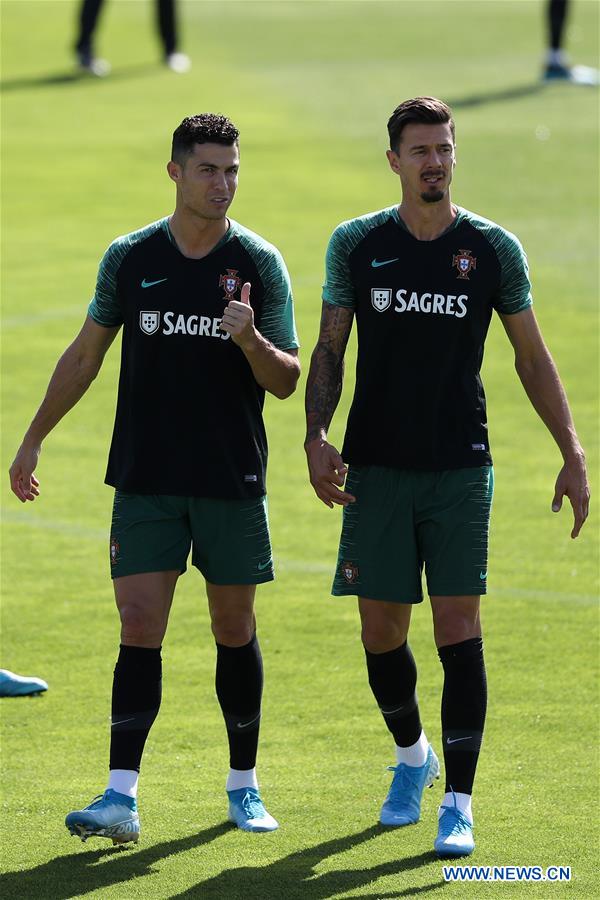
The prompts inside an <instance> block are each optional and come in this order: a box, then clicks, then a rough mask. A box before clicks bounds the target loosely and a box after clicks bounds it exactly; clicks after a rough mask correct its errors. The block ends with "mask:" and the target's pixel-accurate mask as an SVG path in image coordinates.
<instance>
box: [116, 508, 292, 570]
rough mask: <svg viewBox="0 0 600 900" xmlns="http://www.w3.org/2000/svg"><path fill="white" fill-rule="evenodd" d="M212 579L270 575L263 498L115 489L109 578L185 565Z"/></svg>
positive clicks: (269, 547) (267, 531)
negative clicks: (124, 491) (136, 492)
mask: <svg viewBox="0 0 600 900" xmlns="http://www.w3.org/2000/svg"><path fill="white" fill-rule="evenodd" d="M190 548H191V549H192V565H194V566H196V568H197V569H199V570H200V571H201V572H202V574H203V575H204V577H205V578H206V580H207V581H209V582H211V583H212V584H262V583H263V582H265V581H272V580H273V577H274V576H273V560H272V556H271V540H270V537H269V523H268V519H267V498H266V497H257V498H252V499H250V500H215V499H212V498H206V497H171V496H163V495H160V496H159V495H156V494H125V493H123V492H122V491H115V500H114V506H113V517H112V526H111V536H110V569H111V576H112V577H113V578H120V577H121V576H123V575H139V574H140V573H142V572H165V571H170V570H172V569H173V570H179V571H180V572H181V573H183V572H185V570H186V562H187V558H188V555H189V552H190Z"/></svg>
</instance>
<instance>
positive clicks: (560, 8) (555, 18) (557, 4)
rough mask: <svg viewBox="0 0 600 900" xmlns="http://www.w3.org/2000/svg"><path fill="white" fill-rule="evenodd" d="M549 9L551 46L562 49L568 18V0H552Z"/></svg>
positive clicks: (554, 48)
mask: <svg viewBox="0 0 600 900" xmlns="http://www.w3.org/2000/svg"><path fill="white" fill-rule="evenodd" d="M547 10H548V32H549V42H550V46H551V47H552V49H553V50H560V49H561V47H562V38H563V31H564V27H565V21H566V18H567V0H550V2H549V3H548V6H547Z"/></svg>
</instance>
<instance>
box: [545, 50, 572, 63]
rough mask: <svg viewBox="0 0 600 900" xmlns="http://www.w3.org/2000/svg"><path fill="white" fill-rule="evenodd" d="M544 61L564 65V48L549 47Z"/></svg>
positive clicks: (565, 59)
mask: <svg viewBox="0 0 600 900" xmlns="http://www.w3.org/2000/svg"><path fill="white" fill-rule="evenodd" d="M546 63H547V65H549V66H566V65H567V56H566V53H565V51H564V50H552V48H550V49H549V50H548V54H547V56H546Z"/></svg>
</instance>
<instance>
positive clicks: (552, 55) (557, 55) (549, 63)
mask: <svg viewBox="0 0 600 900" xmlns="http://www.w3.org/2000/svg"><path fill="white" fill-rule="evenodd" d="M568 12H569V0H548V2H547V3H546V27H547V31H548V50H547V52H546V62H545V67H544V75H543V78H544V81H570V82H571V83H572V84H581V85H587V86H594V85H597V84H598V83H599V73H598V70H597V69H593V68H590V67H589V66H570V65H569V64H568V61H567V54H566V53H565V51H564V49H563V40H564V34H565V25H566V22H567V16H568Z"/></svg>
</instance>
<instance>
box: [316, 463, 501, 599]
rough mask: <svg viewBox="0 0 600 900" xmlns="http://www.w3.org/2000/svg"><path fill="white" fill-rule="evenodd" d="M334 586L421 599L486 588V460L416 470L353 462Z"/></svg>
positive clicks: (490, 485) (490, 473)
mask: <svg viewBox="0 0 600 900" xmlns="http://www.w3.org/2000/svg"><path fill="white" fill-rule="evenodd" d="M345 490H347V491H348V492H349V493H350V494H353V495H354V496H355V497H356V503H353V504H351V505H349V506H346V507H345V508H344V514H343V526H342V536H341V539H340V550H339V555H338V562H337V568H336V573H335V578H334V582H333V588H332V593H333V594H335V595H336V596H343V595H347V594H350V595H353V594H356V595H358V596H360V597H365V598H369V599H372V600H388V601H391V602H395V603H420V602H421V600H422V599H423V591H422V587H421V575H422V572H423V569H425V575H426V578H427V590H428V593H429V595H430V596H432V595H433V596H438V595H440V596H462V595H469V594H470V595H479V594H485V593H486V580H487V559H488V534H489V523H490V510H491V505H492V494H493V491H494V470H493V469H492V467H491V466H482V467H481V468H474V469H451V470H446V471H443V472H418V471H404V470H400V469H390V468H384V467H382V466H351V468H350V471H349V472H348V476H347V478H346V487H345Z"/></svg>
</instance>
